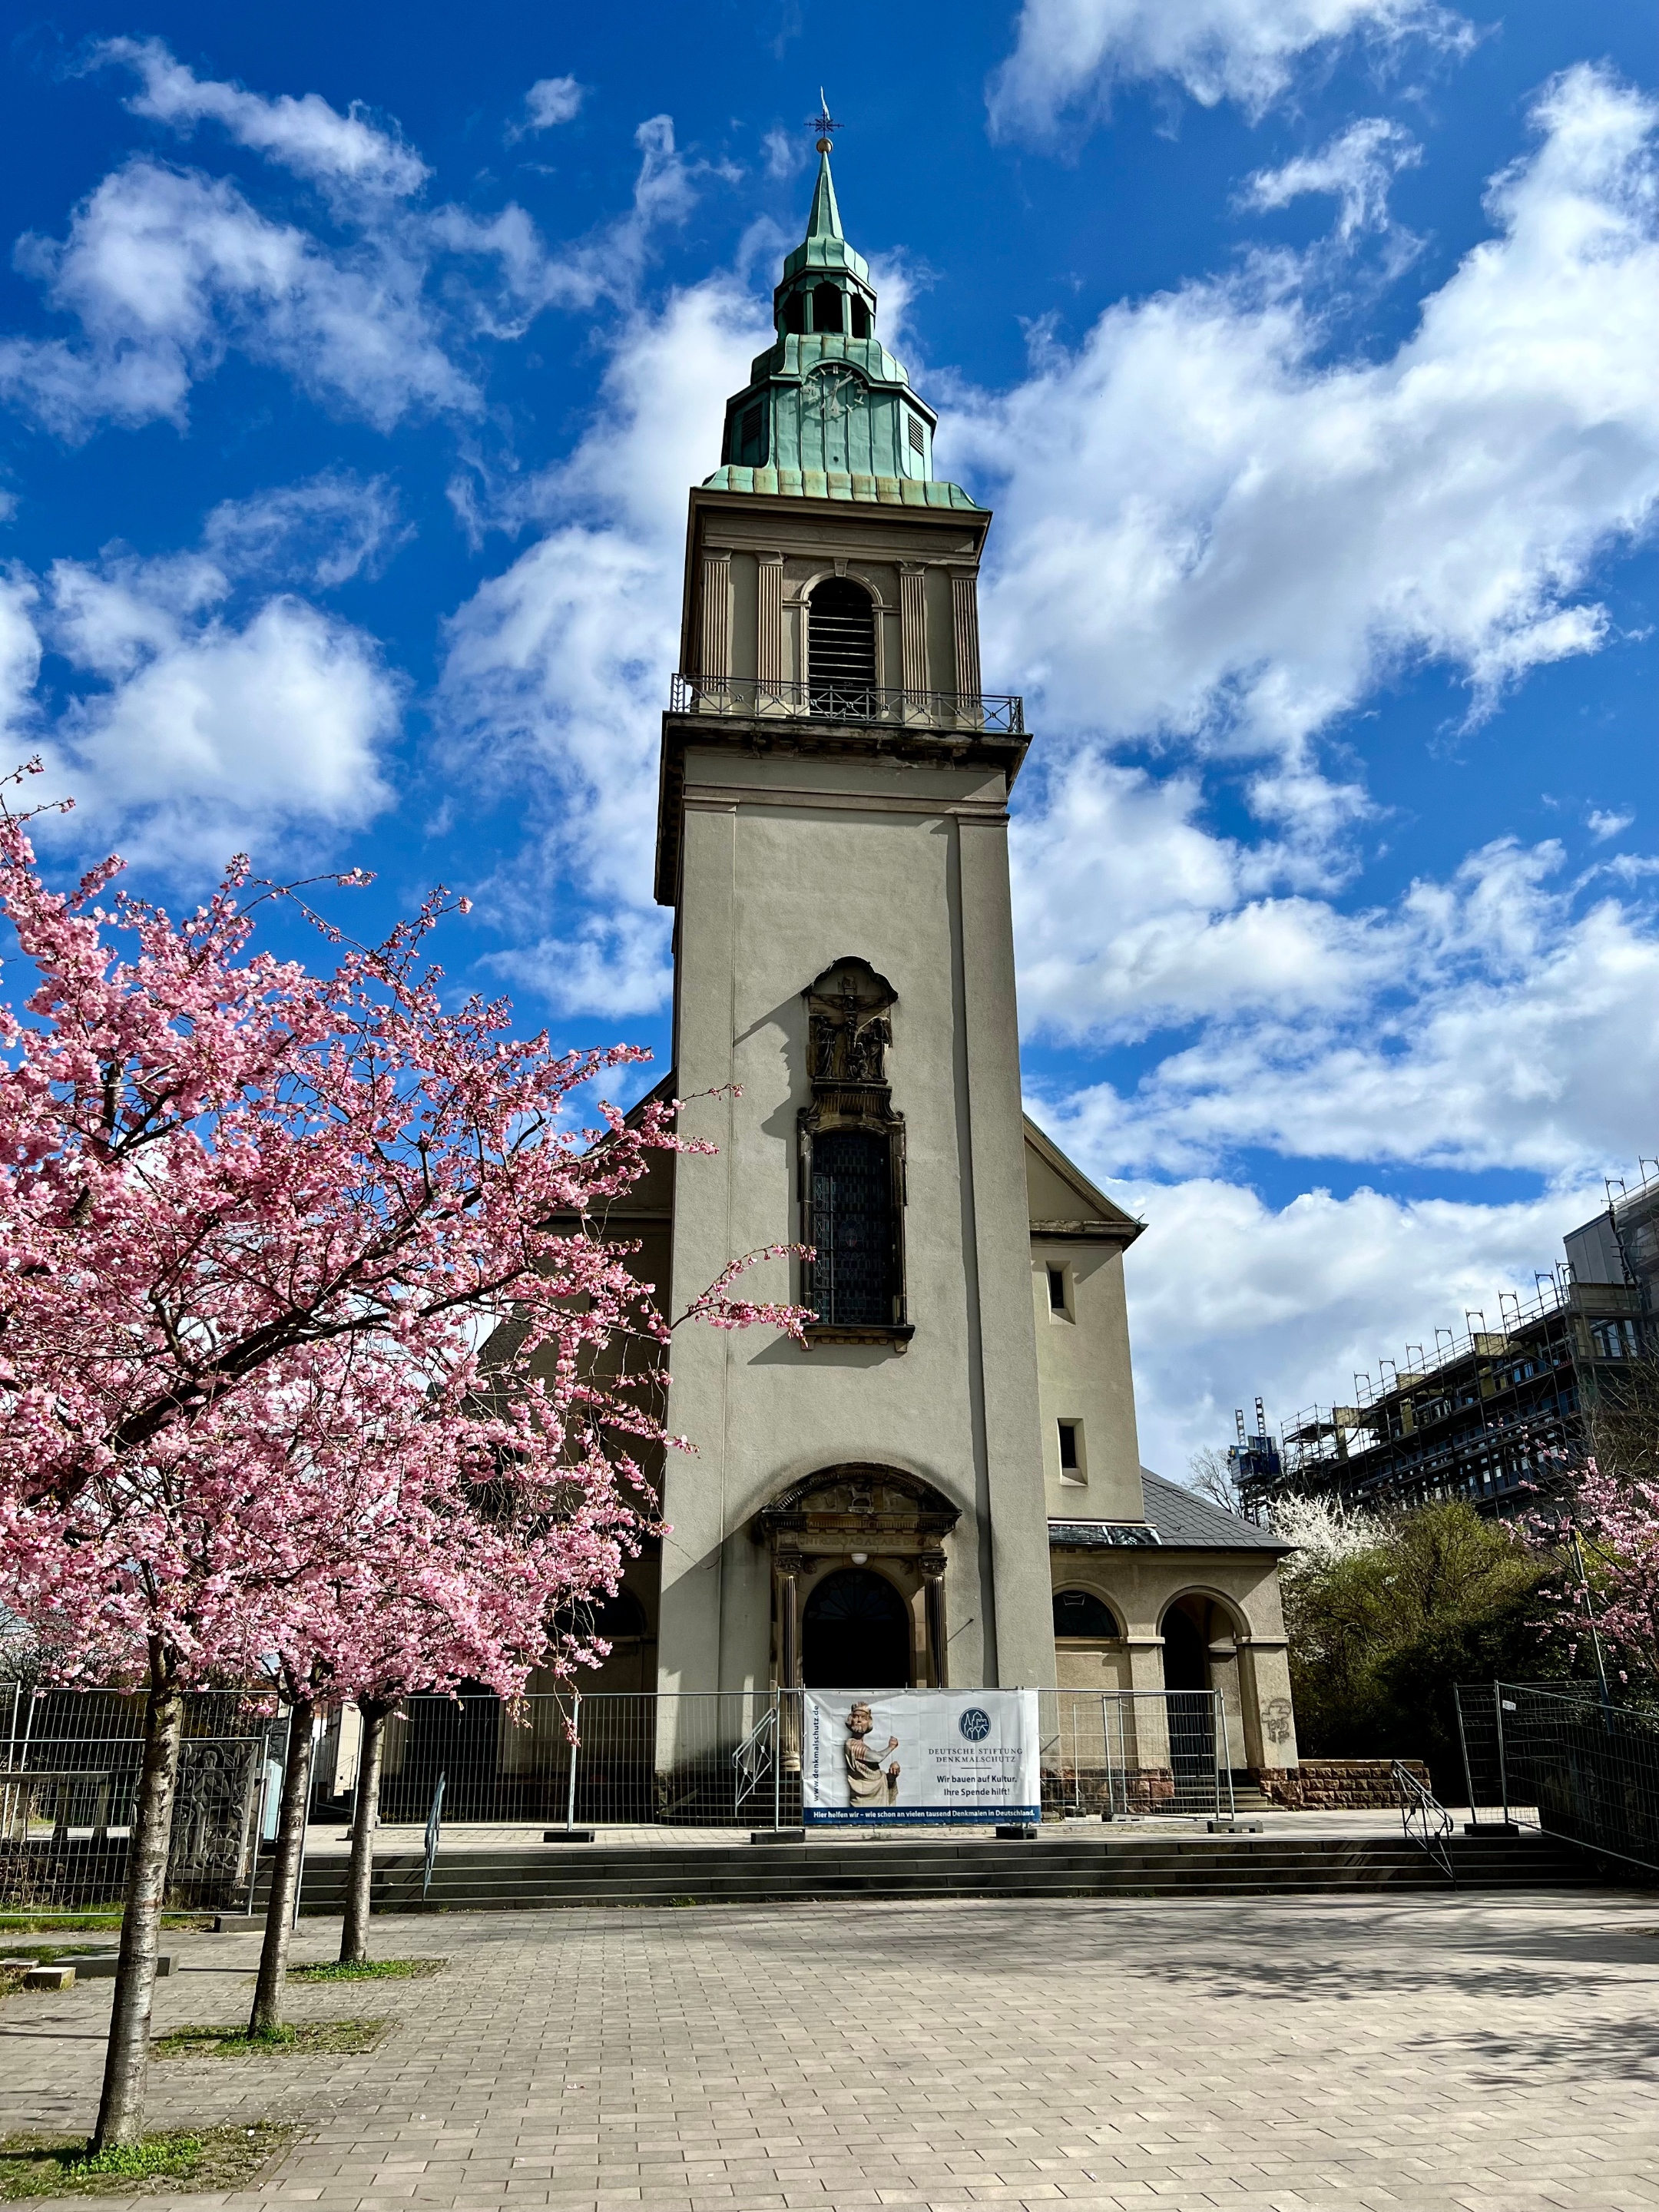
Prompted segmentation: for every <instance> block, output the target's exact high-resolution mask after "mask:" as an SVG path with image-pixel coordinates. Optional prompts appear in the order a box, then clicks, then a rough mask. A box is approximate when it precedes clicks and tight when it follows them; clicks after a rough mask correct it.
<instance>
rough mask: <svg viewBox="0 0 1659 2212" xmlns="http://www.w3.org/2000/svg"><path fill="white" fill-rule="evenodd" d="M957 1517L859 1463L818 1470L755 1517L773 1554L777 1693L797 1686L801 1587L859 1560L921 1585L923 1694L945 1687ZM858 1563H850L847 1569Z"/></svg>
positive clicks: (924, 1489)
mask: <svg viewBox="0 0 1659 2212" xmlns="http://www.w3.org/2000/svg"><path fill="white" fill-rule="evenodd" d="M961 1518H962V1509H961V1507H960V1506H957V1505H953V1504H951V1500H950V1499H949V1498H947V1497H946V1496H945V1493H944V1492H943V1491H940V1490H936V1489H935V1488H934V1486H933V1484H932V1483H931V1482H925V1481H924V1480H922V1479H921V1476H920V1475H915V1474H906V1473H905V1472H904V1471H903V1469H902V1468H893V1467H882V1466H878V1465H875V1464H872V1463H866V1462H862V1461H858V1462H848V1463H847V1464H845V1465H843V1466H841V1467H827V1468H819V1469H818V1470H817V1472H816V1473H815V1474H809V1475H804V1476H803V1477H802V1478H801V1479H800V1480H799V1481H796V1482H793V1483H791V1484H790V1485H789V1486H788V1488H787V1489H786V1490H784V1491H781V1492H780V1493H779V1495H778V1496H777V1497H776V1498H774V1499H773V1501H772V1503H771V1504H769V1505H768V1506H766V1507H764V1508H763V1510H761V1511H760V1512H759V1513H757V1515H756V1516H755V1522H754V1533H755V1536H756V1539H757V1541H758V1542H761V1543H763V1544H765V1545H766V1546H767V1547H768V1548H769V1551H770V1553H771V1555H772V1603H773V1627H774V1644H773V1669H774V1675H775V1680H776V1681H777V1682H778V1684H779V1685H780V1686H781V1687H783V1688H785V1689H795V1688H797V1687H799V1683H800V1666H801V1658H800V1652H801V1639H800V1628H801V1585H802V1583H803V1582H806V1581H810V1580H811V1579H813V1578H815V1577H817V1574H818V1572H819V1571H820V1570H821V1569H825V1568H829V1569H834V1568H836V1567H840V1566H843V1565H847V1564H848V1562H849V1561H854V1553H862V1554H864V1555H865V1556H866V1558H867V1559H869V1560H870V1562H871V1563H872V1564H874V1565H877V1566H878V1570H879V1568H880V1567H881V1566H882V1565H890V1566H893V1567H896V1568H898V1569H900V1570H902V1571H904V1572H906V1573H908V1574H909V1575H914V1576H915V1577H918V1578H919V1579H920V1581H921V1594H922V1606H923V1627H924V1630H925V1637H924V1644H925V1660H924V1667H925V1671H926V1672H927V1674H929V1675H930V1676H931V1677H932V1681H931V1684H925V1685H923V1686H924V1687H927V1686H931V1687H933V1688H943V1687H944V1686H945V1674H946V1656H945V1655H946V1643H945V1564H946V1561H945V1543H946V1541H947V1539H948V1538H949V1537H950V1535H951V1531H952V1530H953V1529H954V1528H955V1527H956V1525H957V1522H958V1521H960V1520H961ZM860 1563H861V1562H857V1561H854V1564H860Z"/></svg>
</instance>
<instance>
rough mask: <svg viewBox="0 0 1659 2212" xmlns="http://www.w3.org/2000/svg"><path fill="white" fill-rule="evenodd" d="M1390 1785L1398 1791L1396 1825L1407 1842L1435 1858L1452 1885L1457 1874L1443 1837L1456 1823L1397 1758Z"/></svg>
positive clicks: (1450, 1832) (1426, 1786)
mask: <svg viewBox="0 0 1659 2212" xmlns="http://www.w3.org/2000/svg"><path fill="white" fill-rule="evenodd" d="M1392 1772H1393V1776H1394V1786H1395V1789H1396V1790H1398V1791H1399V1793H1400V1826H1401V1832H1403V1834H1404V1835H1405V1838H1406V1840H1407V1843H1412V1844H1417V1846H1418V1847H1419V1850H1422V1851H1424V1852H1425V1853H1426V1855H1427V1856H1428V1857H1430V1858H1431V1859H1433V1860H1434V1861H1436V1863H1437V1864H1438V1865H1439V1867H1440V1869H1441V1870H1442V1872H1443V1874H1444V1875H1445V1877H1446V1879H1447V1881H1449V1882H1450V1883H1451V1884H1452V1885H1453V1887H1455V1886H1456V1882H1457V1875H1456V1872H1455V1869H1454V1868H1453V1866H1452V1861H1451V1853H1450V1851H1449V1850H1448V1849H1447V1848H1446V1838H1447V1837H1448V1836H1449V1835H1450V1834H1452V1832H1454V1830H1455V1826H1456V1822H1455V1820H1453V1819H1452V1816H1451V1814H1449V1812H1448V1811H1447V1810H1446V1808H1445V1807H1444V1806H1443V1804H1442V1803H1441V1802H1440V1800H1439V1799H1438V1798H1437V1796H1435V1794H1434V1792H1433V1790H1431V1789H1430V1788H1429V1786H1428V1784H1427V1783H1425V1782H1422V1781H1419V1778H1418V1777H1417V1776H1416V1775H1415V1774H1413V1772H1412V1771H1411V1769H1410V1767H1409V1766H1407V1765H1406V1764H1405V1762H1404V1761H1403V1760H1401V1759H1395V1761H1394V1764H1393V1768H1392Z"/></svg>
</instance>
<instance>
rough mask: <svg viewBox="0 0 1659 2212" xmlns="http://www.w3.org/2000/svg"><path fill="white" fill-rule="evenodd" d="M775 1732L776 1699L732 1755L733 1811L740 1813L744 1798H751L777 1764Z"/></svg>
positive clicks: (776, 1729)
mask: <svg viewBox="0 0 1659 2212" xmlns="http://www.w3.org/2000/svg"><path fill="white" fill-rule="evenodd" d="M777 1731H778V1708H777V1704H776V1701H775V1700H774V1702H773V1703H772V1704H771V1705H768V1707H767V1708H766V1711H764V1712H763V1714H762V1715H761V1717H760V1718H759V1719H758V1720H757V1722H756V1723H755V1725H754V1727H753V1728H751V1729H750V1731H749V1733H748V1735H746V1736H744V1740H743V1741H742V1742H741V1743H740V1744H739V1745H738V1747H737V1749H736V1750H735V1751H734V1752H733V1753H732V1778H733V1787H734V1792H735V1794H734V1796H733V1799H732V1809H733V1811H734V1812H737V1811H741V1809H742V1807H743V1802H744V1798H745V1797H749V1796H752V1795H753V1794H754V1792H755V1791H756V1790H758V1789H759V1787H760V1785H761V1784H762V1783H763V1781H764V1780H765V1779H766V1778H767V1776H768V1775H769V1773H770V1772H771V1771H772V1769H773V1767H774V1765H775V1764H776V1762H777V1756H778V1747H777Z"/></svg>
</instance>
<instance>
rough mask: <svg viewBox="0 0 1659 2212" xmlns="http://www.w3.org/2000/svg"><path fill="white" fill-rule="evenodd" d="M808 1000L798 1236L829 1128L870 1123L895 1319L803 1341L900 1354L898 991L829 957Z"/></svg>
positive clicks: (804, 1267)
mask: <svg viewBox="0 0 1659 2212" xmlns="http://www.w3.org/2000/svg"><path fill="white" fill-rule="evenodd" d="M802 995H803V997H804V998H805V1000H806V1073H807V1080H808V1081H809V1083H810V1084H811V1092H812V1096H811V1104H810V1105H807V1106H804V1107H803V1108H802V1109H801V1110H800V1114H799V1116H798V1119H797V1123H796V1143H797V1150H798V1153H799V1178H800V1186H799V1213H800V1241H801V1243H803V1244H806V1245H810V1244H811V1243H812V1147H813V1144H814V1142H815V1140H816V1139H817V1137H818V1136H820V1135H821V1134H823V1133H827V1132H828V1131H829V1130H832V1129H865V1130H869V1131H871V1132H872V1133H874V1134H876V1135H878V1136H880V1137H882V1138H884V1139H885V1140H886V1145H887V1160H888V1168H889V1171H890V1176H891V1178H892V1220H893V1246H892V1253H891V1267H892V1281H893V1284H894V1286H895V1287H894V1291H893V1299H892V1308H893V1310H892V1318H891V1319H890V1321H887V1322H808V1324H807V1328H806V1340H807V1343H808V1345H809V1346H811V1345H817V1344H884V1345H887V1346H890V1347H891V1348H892V1349H893V1350H895V1351H896V1352H903V1351H904V1350H905V1349H906V1347H907V1346H908V1344H909V1341H910V1339H911V1338H912V1337H913V1336H914V1335H915V1327H914V1325H913V1324H912V1322H911V1321H910V1319H909V1315H908V1307H907V1304H906V1291H905V1275H904V1202H905V1173H904V1169H905V1160H904V1116H903V1115H902V1114H897V1113H895V1112H894V1110H893V1097H892V1089H891V1086H890V1084H889V1082H888V1079H887V1052H888V1048H889V1046H890V1043H891V1042H892V1024H891V1022H890V1018H889V1017H890V1012H891V1010H892V1009H893V1007H895V1006H896V1005H897V1004H898V994H897V992H896V991H895V990H894V988H893V987H892V985H891V984H890V982H889V981H887V978H886V977H885V976H884V975H878V974H877V973H876V970H875V969H873V968H872V966H871V965H870V963H869V962H868V961H867V960H860V959H859V958H857V957H855V956H851V955H849V956H848V957H844V958H842V959H840V960H836V961H832V962H831V963H830V964H829V967H828V968H826V969H824V971H823V974H822V975H820V976H818V977H817V980H816V981H814V982H812V983H811V985H809V987H807V989H806V990H805V992H804V993H803V994H802ZM812 1279H813V1262H812V1261H811V1260H804V1261H802V1262H801V1303H802V1304H803V1305H807V1306H810V1305H811V1304H812V1303H813V1298H812Z"/></svg>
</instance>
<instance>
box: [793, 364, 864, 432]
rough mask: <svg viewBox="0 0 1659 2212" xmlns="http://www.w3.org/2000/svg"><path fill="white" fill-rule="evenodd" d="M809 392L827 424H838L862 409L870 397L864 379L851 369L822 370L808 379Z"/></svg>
mask: <svg viewBox="0 0 1659 2212" xmlns="http://www.w3.org/2000/svg"><path fill="white" fill-rule="evenodd" d="M806 388H807V391H808V392H809V393H810V394H811V398H813V400H814V401H815V402H816V403H817V410H818V414H819V416H820V417H821V418H822V420H823V422H839V421H840V420H841V419H842V416H846V415H850V414H851V413H852V411H853V410H854V408H855V407H862V406H863V404H864V403H865V400H866V398H867V397H868V396H869V395H868V394H867V392H866V390H865V385H864V379H863V378H862V377H861V376H860V375H859V374H857V373H856V372H855V371H854V370H853V369H850V368H821V369H818V370H817V372H816V373H815V374H813V375H811V377H809V378H808V379H807V386H806Z"/></svg>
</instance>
